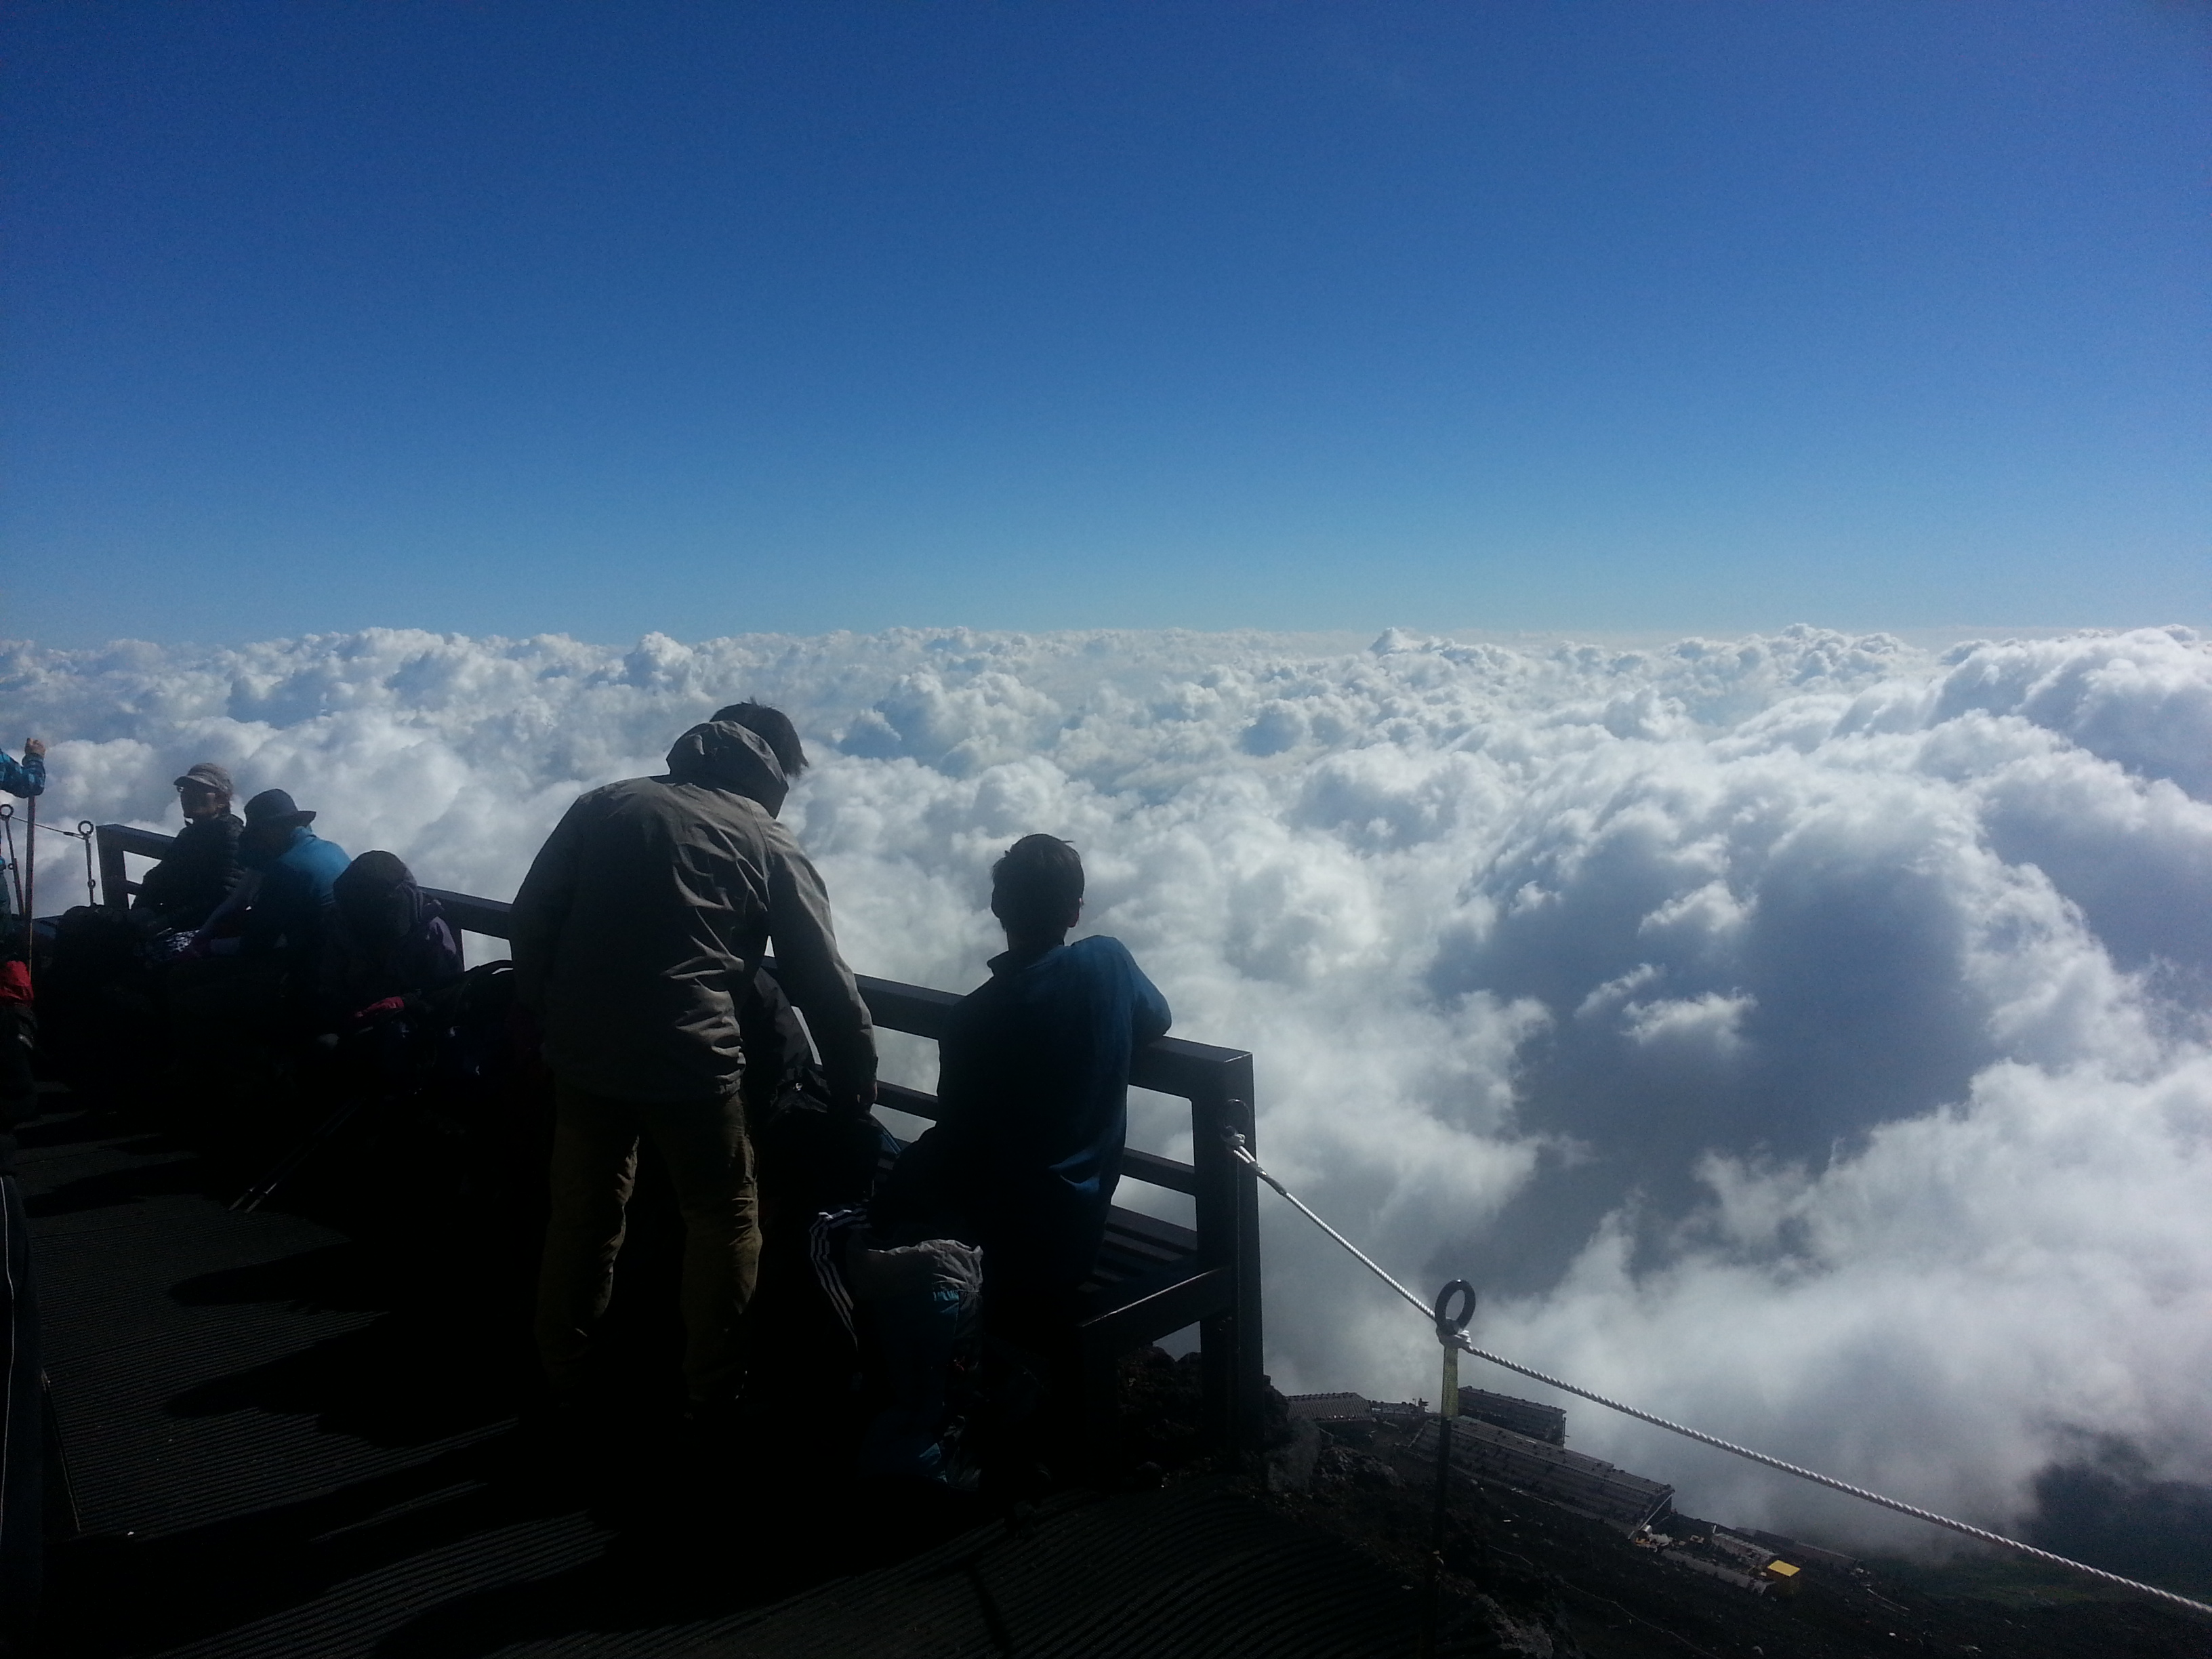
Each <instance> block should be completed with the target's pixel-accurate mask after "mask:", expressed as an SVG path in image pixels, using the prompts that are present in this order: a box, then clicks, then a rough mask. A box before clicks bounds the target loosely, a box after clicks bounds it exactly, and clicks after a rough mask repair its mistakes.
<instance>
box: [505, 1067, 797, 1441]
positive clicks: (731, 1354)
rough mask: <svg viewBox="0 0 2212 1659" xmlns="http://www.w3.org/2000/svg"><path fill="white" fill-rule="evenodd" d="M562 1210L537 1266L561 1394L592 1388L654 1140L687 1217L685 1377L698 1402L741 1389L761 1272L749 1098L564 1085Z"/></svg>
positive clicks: (542, 1336) (552, 1368)
mask: <svg viewBox="0 0 2212 1659" xmlns="http://www.w3.org/2000/svg"><path fill="white" fill-rule="evenodd" d="M555 1098H556V1118H555V1122H554V1131H553V1170H552V1194H551V1196H552V1212H551V1214H550V1217H549V1218H548V1219H547V1221H546V1225H545V1254H544V1258H543V1259H542V1261H541V1262H540V1263H539V1267H538V1322H537V1335H538V1358H539V1359H540V1361H541V1362H542V1363H543V1364H544V1367H545V1375H546V1377H547V1379H548V1380H549V1381H550V1383H551V1384H552V1386H553V1392H554V1395H555V1397H556V1398H558V1399H573V1398H574V1397H575V1396H576V1395H578V1394H579V1393H580V1391H581V1390H582V1388H583V1385H584V1380H585V1375H586V1363H587V1358H588V1356H589V1353H590V1351H591V1340H592V1328H593V1327H595V1326H596V1325H597V1324H598V1323H599V1319H600V1317H601V1316H603V1315H604V1314H605V1312H606V1310H607V1303H608V1300H609V1299H610V1297H612V1295H613V1293H614V1279H615V1258H616V1256H617V1255H619V1254H620V1253H621V1251H622V1243H623V1219H624V1215H625V1212H626V1211H627V1208H628V1206H629V1195H630V1191H631V1188H633V1187H634V1186H635V1183H636V1179H637V1142H638V1137H639V1136H640V1135H641V1134H644V1135H647V1136H650V1137H651V1138H652V1140H653V1147H654V1150H656V1151H657V1152H659V1154H660V1156H661V1158H662V1159H663V1161H664V1162H665V1163H666V1164H667V1165H668V1174H669V1179H670V1182H671V1185H673V1186H674V1188H675V1189H676V1202H677V1206H678V1209H679V1210H680V1211H681V1212H682V1213H683V1217H684V1291H683V1305H684V1385H685V1387H686V1389H688V1390H689V1392H690V1396H691V1398H692V1400H693V1401H695V1402H701V1403H712V1402H714V1401H725V1400H727V1399H729V1398H730V1397H731V1396H732V1395H733V1394H735V1392H736V1390H737V1388H738V1383H740V1381H742V1379H743V1376H744V1351H743V1348H742V1346H741V1345H742V1338H743V1325H744V1312H745V1304H746V1303H747V1302H749V1301H750V1300H751V1299H752V1293H753V1282H754V1280H755V1279H757V1278H758V1276H759V1273H760V1244H761V1241H760V1223H759V1216H758V1205H757V1196H756V1193H755V1188H754V1179H753V1149H752V1142H751V1141H750V1139H747V1137H746V1134H745V1118H744V1101H743V1100H742V1099H741V1098H740V1097H738V1096H737V1095H735V1094H732V1095H730V1096H728V1097H726V1098H724V1099H719V1100H684V1101H644V1100H616V1099H612V1098H611V1097H608V1096H605V1095H597V1094H592V1093H591V1092H589V1091H586V1090H583V1089H578V1088H574V1087H572V1086H571V1085H568V1084H566V1083H560V1084H557V1085H556V1097H555Z"/></svg>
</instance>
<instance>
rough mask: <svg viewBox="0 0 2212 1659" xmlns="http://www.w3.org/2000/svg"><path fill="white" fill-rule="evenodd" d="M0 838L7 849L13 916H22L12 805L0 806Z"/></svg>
mask: <svg viewBox="0 0 2212 1659" xmlns="http://www.w3.org/2000/svg"><path fill="white" fill-rule="evenodd" d="M0 836H4V837H5V839H6V842H7V847H8V886H9V893H10V895H11V896H13V897H14V899H15V914H16V915H19V916H20V915H22V914H23V872H22V868H21V866H19V865H18V864H17V863H16V862H15V806H14V805H13V804H0Z"/></svg>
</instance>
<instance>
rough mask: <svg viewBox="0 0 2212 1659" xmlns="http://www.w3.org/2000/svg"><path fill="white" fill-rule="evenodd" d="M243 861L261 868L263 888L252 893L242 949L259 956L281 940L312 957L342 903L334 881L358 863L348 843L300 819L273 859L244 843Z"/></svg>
mask: <svg viewBox="0 0 2212 1659" xmlns="http://www.w3.org/2000/svg"><path fill="white" fill-rule="evenodd" d="M239 862H240V863H241V864H243V865H245V866H246V868H247V869H249V870H253V869H258V870H259V871H260V872H262V875H261V890H260V891H259V892H258V893H256V894H255V895H254V896H253V906H252V908H251V909H249V910H248V911H247V912H246V926H245V927H244V928H243V929H242V930H241V932H240V943H239V949H240V951H241V952H242V953H243V954H245V955H247V956H259V955H261V954H263V953H264V952H265V951H273V950H275V949H276V946H277V945H278V944H279V942H282V944H283V946H284V948H285V950H286V951H289V952H291V953H293V955H294V956H295V959H301V960H313V957H315V956H316V955H317V953H318V952H319V951H320V950H321V949H322V943H323V929H324V927H325V924H326V922H327V921H328V918H329V916H330V913H331V909H332V908H334V907H335V906H336V905H337V900H336V899H335V898H333V897H332V896H331V884H333V883H334V882H336V881H337V878H339V877H340V876H341V875H343V874H344V873H345V867H346V866H347V865H349V864H350V863H352V862H353V860H351V859H349V858H348V857H347V856H346V850H345V848H343V847H341V846H339V845H338V844H337V842H334V841H325V840H324V839H323V838H322V837H321V836H318V835H317V834H316V833H315V832H314V831H313V830H312V829H308V828H307V825H306V824H304V823H301V824H295V825H294V826H293V829H292V838H291V840H290V841H289V842H286V843H285V847H284V850H283V852H282V853H279V854H277V855H276V857H275V858H274V859H271V858H270V857H269V856H268V855H267V854H261V855H259V856H258V857H257V856H255V855H253V854H249V853H248V852H247V851H246V848H244V847H241V848H240V849H239Z"/></svg>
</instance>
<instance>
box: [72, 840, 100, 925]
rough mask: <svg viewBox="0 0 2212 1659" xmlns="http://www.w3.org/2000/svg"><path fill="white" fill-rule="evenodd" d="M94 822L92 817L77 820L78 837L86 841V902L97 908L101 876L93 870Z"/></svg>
mask: <svg viewBox="0 0 2212 1659" xmlns="http://www.w3.org/2000/svg"><path fill="white" fill-rule="evenodd" d="M93 831H94V824H93V822H92V820H91V819H90V818H79V819H78V820H77V821H76V838H77V839H78V840H79V841H81V842H83V843H84V902H86V903H87V904H88V905H91V906H94V907H95V908H97V907H98V905H99V903H100V878H99V877H98V876H97V875H95V874H94V872H93V867H92V837H93Z"/></svg>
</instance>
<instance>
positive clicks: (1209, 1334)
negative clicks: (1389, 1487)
mask: <svg viewBox="0 0 2212 1659" xmlns="http://www.w3.org/2000/svg"><path fill="white" fill-rule="evenodd" d="M98 838H99V849H100V891H101V894H102V897H103V901H104V902H106V903H107V904H110V905H113V906H117V907H118V908H119V907H120V906H122V905H123V904H125V903H126V902H128V896H130V895H131V894H133V893H135V892H137V890H138V884H137V883H136V882H134V881H132V880H131V879H130V875H129V871H128V869H127V867H126V866H125V857H126V855H128V854H137V855H139V856H140V857H143V858H156V859H157V858H160V857H161V856H162V855H163V854H165V853H167V851H168V849H169V845H170V842H171V837H169V836H164V835H158V834H156V833H155V832H154V831H152V830H148V829H132V828H131V827H130V826H128V825H126V824H120V823H107V824H102V825H100V829H99V830H98ZM424 891H425V892H426V893H428V895H429V896H431V897H433V898H435V899H436V900H437V901H438V902H439V904H440V906H441V908H443V910H444V911H445V914H446V918H447V921H450V922H451V923H452V924H453V926H455V927H459V928H461V929H462V930H463V931H465V932H467V933H478V934H483V935H484V936H486V937H488V938H491V939H506V938H507V932H508V929H507V914H508V910H509V908H510V907H509V906H507V904H505V903H502V902H501V901H499V900H497V899H488V898H479V897H477V896H474V895H473V894H469V893H456V892H452V891H449V890H447V889H444V888H439V887H429V888H425V889H424ZM856 977H857V978H858V980H859V982H860V994H861V995H862V996H863V997H864V998H865V999H866V1001H867V1005H868V1012H869V1015H870V1017H871V1018H873V1019H874V1021H875V1023H876V1024H878V1025H880V1026H883V1027H884V1028H885V1029H886V1030H893V1031H907V1032H911V1033H912V1034H914V1035H915V1036H922V1037H927V1038H929V1039H930V1040H932V1041H935V1040H937V1039H938V1038H939V1036H942V1035H943V1033H944V1030H945V1018H946V1016H947V1015H948V1014H949V1013H950V1012H951V1009H952V1007H953V1006H954V1005H955V1004H957V1002H958V1001H959V1000H960V999H959V998H958V997H957V996H956V995H955V994H952V993H951V992H950V991H938V990H932V989H930V988H929V987H926V986H921V985H902V984H900V983H898V982H897V981H894V980H887V979H872V978H870V977H868V976H867V975H857V976H856ZM1129 1080H1130V1082H1131V1083H1132V1084H1133V1085H1136V1086H1137V1087H1139V1088H1140V1089H1150V1090H1152V1091H1155V1092H1157V1093H1159V1094H1164V1095H1173V1096H1176V1097H1181V1098H1182V1099H1183V1100H1185V1101H1187V1102H1188V1103H1189V1106H1190V1133H1191V1148H1192V1160H1191V1162H1190V1163H1188V1164H1184V1163H1181V1162H1178V1161H1177V1160H1176V1159H1174V1158H1163V1157H1161V1156H1160V1155H1158V1153H1156V1152H1143V1151H1139V1149H1137V1148H1135V1147H1131V1148H1129V1149H1128V1150H1127V1151H1126V1152H1124V1153H1123V1155H1122V1165H1121V1170H1122V1175H1123V1176H1124V1177H1125V1178H1126V1179H1128V1180H1132V1181H1138V1182H1145V1183H1146V1184H1148V1185H1151V1186H1155V1187H1164V1188H1168V1189H1170V1191H1173V1192H1178V1193H1183V1194H1188V1196H1189V1197H1190V1198H1191V1199H1192V1200H1194V1207H1195V1212H1196V1213H1195V1216H1194V1219H1195V1220H1196V1222H1197V1224H1198V1225H1197V1226H1196V1228H1195V1229H1192V1228H1187V1227H1181V1226H1177V1225H1175V1224H1174V1223H1172V1222H1167V1221H1163V1220H1160V1219H1158V1218H1156V1217H1152V1216H1148V1215H1144V1214H1141V1213H1139V1212H1135V1211H1132V1210H1127V1209H1124V1208H1122V1207H1121V1206H1119V1205H1116V1206H1115V1207H1114V1209H1113V1210H1112V1212H1111V1213H1110V1215H1109V1218H1108V1223H1107V1232H1106V1245H1105V1249H1103V1251H1102V1252H1101V1255H1100V1261H1099V1267H1098V1271H1097V1274H1096V1275H1095V1276H1094V1278H1093V1279H1092V1281H1091V1284H1090V1285H1089V1286H1087V1287H1086V1292H1085V1303H1086V1305H1085V1311H1084V1314H1083V1316H1082V1323H1081V1334H1082V1346H1083V1355H1084V1364H1085V1396H1086V1404H1085V1410H1086V1415H1087V1416H1088V1417H1089V1418H1090V1419H1091V1429H1092V1433H1093V1437H1094V1443H1101V1444H1103V1443H1104V1442H1105V1441H1106V1440H1107V1439H1108V1438H1109V1437H1110V1436H1111V1434H1112V1432H1113V1416H1114V1411H1113V1402H1114V1392H1115V1391H1114V1376H1115V1365H1116V1363H1117V1362H1118V1360H1119V1358H1120V1357H1121V1355H1122V1354H1124V1353H1126V1352H1129V1351H1130V1350H1132V1349H1134V1348H1137V1347H1140V1346H1144V1345H1145V1344H1146V1343H1151V1342H1156V1341H1158V1340H1160V1339H1161V1338H1162V1337H1164V1336H1167V1335H1169V1334H1172V1333H1174V1332H1176V1331H1180V1330H1183V1329H1186V1328H1188V1327H1190V1326H1192V1325H1196V1326H1197V1327H1198V1328H1199V1347H1200V1366H1201V1369H1202V1372H1203V1376H1204V1379H1205V1401H1206V1431H1207V1437H1208V1439H1209V1440H1210V1441H1212V1443H1213V1444H1214V1445H1216V1446H1217V1447H1218V1448H1220V1449H1223V1450H1224V1451H1225V1452H1227V1453H1230V1454H1231V1455H1235V1456H1243V1455H1249V1454H1252V1453H1255V1452H1256V1450H1257V1449H1258V1447H1259V1435H1260V1414H1261V1396H1262V1395H1263V1394H1264V1392H1265V1389H1266V1386H1267V1379H1266V1376H1264V1374H1263V1367H1262V1364H1261V1346H1260V1343H1261V1331H1260V1211H1259V1188H1258V1183H1257V1182H1256V1181H1255V1178H1254V1176H1253V1175H1252V1172H1251V1170H1249V1168H1248V1167H1247V1166H1245V1165H1244V1164H1242V1163H1240V1162H1238V1161H1237V1159H1236V1158H1233V1157H1231V1155H1230V1146H1231V1137H1232V1136H1234V1135H1242V1136H1243V1138H1244V1140H1245V1142H1246V1144H1247V1145H1250V1144H1251V1143H1252V1142H1253V1139H1254V1135H1253V1121H1252V1056H1251V1055H1250V1054H1247V1053H1245V1052H1244V1051H1243V1050H1242V1049H1237V1048H1214V1047H1212V1046H1211V1045H1210V1044H1207V1043H1203V1042H1184V1041H1183V1040H1182V1039H1181V1038H1180V1037H1163V1038H1161V1039H1160V1040H1159V1041H1158V1042H1153V1043H1151V1044H1148V1045H1147V1046H1146V1048H1143V1049H1141V1050H1139V1053H1138V1054H1137V1056H1136V1060H1135V1063H1134V1064H1133V1066H1132V1067H1131V1069H1130V1074H1129ZM878 1103H879V1104H881V1105H883V1106H884V1107H886V1108H888V1109H890V1110H893V1111H899V1112H905V1113H908V1114H909V1115H913V1116H915V1117H919V1118H925V1119H934V1118H935V1117H936V1115H937V1100H936V1097H934V1096H933V1095H929V1094H926V1093H924V1092H923V1091H921V1090H918V1089H909V1088H906V1087H903V1086H902V1085H898V1084H885V1085H883V1086H882V1087H881V1089H880V1090H879V1091H878Z"/></svg>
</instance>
